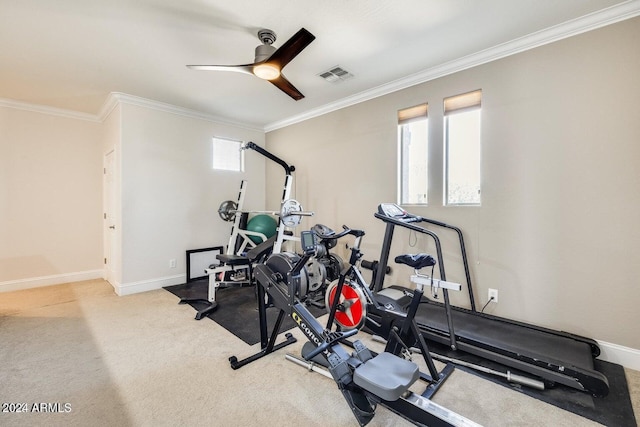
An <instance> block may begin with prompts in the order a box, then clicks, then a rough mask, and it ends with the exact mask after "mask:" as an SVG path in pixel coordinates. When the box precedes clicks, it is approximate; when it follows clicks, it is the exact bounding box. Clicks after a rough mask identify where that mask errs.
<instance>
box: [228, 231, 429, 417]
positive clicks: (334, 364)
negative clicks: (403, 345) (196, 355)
mask: <svg viewBox="0 0 640 427" xmlns="http://www.w3.org/2000/svg"><path fill="white" fill-rule="evenodd" d="M301 245H302V250H303V254H302V255H301V256H299V255H296V254H293V253H290V252H282V253H276V254H273V255H271V256H270V257H269V258H268V259H267V260H266V261H265V262H264V263H263V264H258V265H256V266H255V267H254V274H255V278H256V281H257V283H258V285H259V286H258V301H259V319H260V329H261V336H266V334H267V322H266V308H267V307H266V305H267V304H266V298H265V296H266V295H268V296H269V297H270V298H269V299H270V301H271V303H272V304H273V306H275V307H276V308H278V309H279V310H280V312H279V314H278V318H277V320H276V322H275V325H274V326H273V330H272V332H271V335H270V338H269V339H268V341H267V342H266V345H265V344H264V343H263V346H262V350H261V351H259V352H258V353H256V354H254V355H252V356H249V357H247V358H245V359H242V360H238V358H237V357H235V356H232V357H230V358H229V361H230V363H231V367H232V368H233V369H239V368H241V367H242V366H245V365H246V364H248V363H251V362H253V361H255V360H258V359H260V358H262V357H264V356H266V355H268V354H271V353H273V352H274V351H276V350H278V349H280V348H282V347H284V346H287V345H289V344H292V343H294V342H296V339H295V338H294V337H293V336H292V334H290V333H288V334H286V339H285V341H283V342H280V343H279V344H276V340H277V339H278V333H279V332H280V326H281V324H282V320H283V319H284V317H285V316H290V317H291V318H292V319H293V320H294V321H295V323H296V324H297V326H298V328H299V329H300V330H302V332H303V333H304V335H305V336H306V337H307V339H308V340H309V342H310V343H312V345H313V346H314V349H313V350H312V351H311V352H309V353H308V354H307V355H305V358H306V359H307V360H310V359H313V358H315V357H316V356H320V355H322V357H323V359H324V360H326V361H327V364H328V369H329V372H330V373H331V376H332V377H333V379H334V380H335V382H336V384H337V385H338V388H339V389H340V391H341V392H342V394H343V396H344V398H345V400H346V401H347V403H348V405H349V407H350V408H351V410H352V412H353V414H354V416H355V417H356V419H357V421H358V423H359V425H361V426H364V425H366V424H367V423H368V422H369V421H371V419H372V418H373V416H374V415H375V409H376V406H377V404H378V403H380V402H393V401H396V400H399V399H400V397H401V396H403V395H405V394H406V393H407V392H408V389H409V387H410V386H411V385H412V384H413V383H414V382H415V381H416V380H417V379H418V378H419V376H420V371H419V368H418V366H417V365H416V364H415V363H413V362H411V361H408V360H405V359H402V358H400V357H398V356H396V355H394V354H391V353H387V352H384V353H380V354H378V355H375V356H374V355H373V354H372V353H371V351H369V349H368V348H367V347H366V346H365V345H364V344H363V343H362V342H360V341H355V342H354V343H353V347H354V351H353V353H351V354H349V353H348V352H347V351H346V350H345V348H344V347H343V346H342V345H341V344H340V341H342V340H343V339H345V338H347V337H350V336H352V335H355V334H356V333H357V332H358V331H357V329H352V330H349V331H331V330H330V329H328V328H324V327H323V326H322V325H321V324H320V322H318V320H316V318H315V317H313V315H312V314H311V313H310V312H309V310H308V309H307V308H306V307H305V305H304V303H303V300H304V298H305V297H306V291H307V280H308V277H307V272H306V269H305V265H306V264H307V262H308V261H309V259H310V258H311V257H312V256H313V255H315V254H316V252H317V250H318V245H317V242H316V238H315V235H314V233H313V232H311V231H303V232H302V233H301ZM332 311H334V312H335V307H333V308H332Z"/></svg>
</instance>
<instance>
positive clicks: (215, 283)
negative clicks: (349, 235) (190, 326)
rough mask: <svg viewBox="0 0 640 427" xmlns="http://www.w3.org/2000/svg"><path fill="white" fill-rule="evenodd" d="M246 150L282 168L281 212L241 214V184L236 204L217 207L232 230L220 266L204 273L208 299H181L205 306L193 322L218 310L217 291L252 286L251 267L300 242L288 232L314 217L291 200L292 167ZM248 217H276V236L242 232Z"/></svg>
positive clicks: (265, 153) (262, 151)
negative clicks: (239, 277)
mask: <svg viewBox="0 0 640 427" xmlns="http://www.w3.org/2000/svg"><path fill="white" fill-rule="evenodd" d="M248 149H251V150H253V151H256V152H257V153H259V154H261V155H262V156H264V157H266V158H268V159H270V160H272V161H274V162H275V163H277V164H279V165H280V166H282V167H283V169H284V171H285V181H284V190H283V193H282V201H281V203H280V211H277V212H275V211H249V212H246V211H242V207H243V205H244V197H245V191H246V187H247V183H246V181H244V180H243V181H242V182H241V183H240V191H239V193H238V201H237V203H235V202H233V201H230V200H227V201H224V202H222V203H221V204H220V207H219V208H218V215H219V216H220V218H222V219H223V220H225V221H233V226H232V227H231V235H230V237H229V242H228V244H227V250H226V253H224V254H219V255H217V256H216V258H217V259H218V261H219V262H220V264H219V265H212V266H210V267H209V268H207V269H205V273H206V274H207V275H208V277H209V280H208V282H209V287H208V294H207V299H206V300H204V299H202V298H183V299H181V300H180V304H185V303H189V302H202V303H205V304H206V307H205V308H203V309H202V310H199V311H198V312H197V313H196V316H195V318H196V320H200V319H202V318H203V317H206V316H207V315H208V314H209V313H212V312H213V311H215V310H216V309H217V308H218V302H217V301H216V291H217V290H218V289H219V288H225V287H236V286H249V285H251V284H252V275H253V271H252V265H253V263H255V262H257V261H258V260H260V259H261V258H262V257H264V256H266V255H267V254H268V253H270V252H273V253H279V252H280V251H281V250H282V245H283V243H284V242H285V241H296V240H299V238H297V237H294V236H293V235H292V233H291V232H290V231H288V230H287V228H288V227H295V226H297V225H298V224H300V222H301V221H302V217H303V216H311V215H313V213H311V212H304V211H303V209H302V206H301V205H300V203H299V202H298V201H297V200H294V199H290V196H291V186H292V182H293V177H292V175H291V173H292V172H293V171H295V167H294V166H293V165H289V164H287V163H286V162H285V161H284V160H282V159H280V158H279V157H277V156H275V155H274V154H272V153H270V152H269V151H267V150H265V149H264V148H262V147H260V146H258V145H257V144H255V143H253V142H247V143H246V144H245V145H243V146H242V147H241V150H248ZM248 213H257V214H270V215H275V216H277V217H278V226H277V230H276V235H275V236H273V237H269V238H267V236H266V235H264V234H262V233H259V232H254V231H250V230H243V229H242V222H243V218H246V217H245V214H248ZM251 237H256V238H259V239H260V240H261V241H262V242H261V243H258V244H256V243H255V242H254V241H253V240H252V239H251ZM247 250H248V252H247ZM238 274H242V275H243V278H242V279H241V280H237V279H235V278H236V277H237V275H238ZM230 275H233V276H232V277H233V278H234V279H235V280H232V279H231V278H229V279H227V278H228V277H229V276H230ZM234 276H235V277H234ZM225 279H227V280H225Z"/></svg>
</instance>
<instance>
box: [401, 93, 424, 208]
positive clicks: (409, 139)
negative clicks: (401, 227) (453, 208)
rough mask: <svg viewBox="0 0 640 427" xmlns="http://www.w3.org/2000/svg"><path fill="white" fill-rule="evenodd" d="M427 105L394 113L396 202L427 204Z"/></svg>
mask: <svg viewBox="0 0 640 427" xmlns="http://www.w3.org/2000/svg"><path fill="white" fill-rule="evenodd" d="M427 120H428V119H427V104H421V105H417V106H415V107H411V108H405V109H403V110H400V111H398V202H399V203H400V204H416V205H421V204H424V205H426V204H427V199H428V196H427V190H428V188H429V179H428V171H427V166H428V164H429V144H428V142H429V140H428V121H427Z"/></svg>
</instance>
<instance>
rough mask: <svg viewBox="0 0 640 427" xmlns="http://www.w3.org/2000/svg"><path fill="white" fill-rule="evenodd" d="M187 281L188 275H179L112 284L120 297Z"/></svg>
mask: <svg viewBox="0 0 640 427" xmlns="http://www.w3.org/2000/svg"><path fill="white" fill-rule="evenodd" d="M186 281H187V276H186V274H177V275H175V276H167V277H160V278H157V279H149V280H141V281H139V282H131V283H115V284H112V285H113V288H114V290H115V291H116V294H118V295H119V296H124V295H131V294H137V293H139V292H146V291H152V290H154V289H161V288H163V287H165V286H171V285H179V284H181V283H185V282H186Z"/></svg>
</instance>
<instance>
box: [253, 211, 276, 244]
mask: <svg viewBox="0 0 640 427" xmlns="http://www.w3.org/2000/svg"><path fill="white" fill-rule="evenodd" d="M277 228H278V223H277V221H276V220H275V219H273V217H272V216H269V215H256V216H254V217H253V218H251V219H250V220H249V222H248V223H247V231H253V232H255V233H262V234H264V235H265V236H267V239H268V238H269V237H271V236H273V235H274V234H276V229H277ZM249 238H250V239H251V240H252V241H253V242H254V243H256V244H258V243H262V239H260V237H258V236H249Z"/></svg>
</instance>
